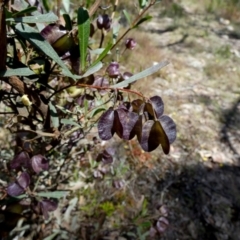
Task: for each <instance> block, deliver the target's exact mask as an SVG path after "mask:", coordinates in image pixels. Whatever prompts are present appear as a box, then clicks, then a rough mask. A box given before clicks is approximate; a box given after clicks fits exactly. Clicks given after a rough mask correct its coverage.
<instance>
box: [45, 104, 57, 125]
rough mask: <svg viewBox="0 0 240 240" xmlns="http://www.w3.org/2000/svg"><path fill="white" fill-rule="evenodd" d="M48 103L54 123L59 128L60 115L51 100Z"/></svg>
mask: <svg viewBox="0 0 240 240" xmlns="http://www.w3.org/2000/svg"><path fill="white" fill-rule="evenodd" d="M48 105H49V110H50V116H51V120H52V124H53V126H54V127H55V128H58V127H59V117H58V113H57V109H56V108H55V106H54V105H53V104H52V103H51V102H49V104H48Z"/></svg>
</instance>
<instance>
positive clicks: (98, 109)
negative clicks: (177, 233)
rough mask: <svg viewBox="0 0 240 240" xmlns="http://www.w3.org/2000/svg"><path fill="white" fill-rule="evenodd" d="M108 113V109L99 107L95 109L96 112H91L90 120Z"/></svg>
mask: <svg viewBox="0 0 240 240" xmlns="http://www.w3.org/2000/svg"><path fill="white" fill-rule="evenodd" d="M104 111H106V108H105V107H101V106H100V107H99V108H95V109H94V110H92V111H91V115H90V118H91V119H92V118H93V117H94V116H96V115H97V114H98V113H100V112H104Z"/></svg>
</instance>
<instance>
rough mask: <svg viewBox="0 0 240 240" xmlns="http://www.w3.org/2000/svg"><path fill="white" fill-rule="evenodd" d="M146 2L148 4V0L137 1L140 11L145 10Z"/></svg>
mask: <svg viewBox="0 0 240 240" xmlns="http://www.w3.org/2000/svg"><path fill="white" fill-rule="evenodd" d="M147 2H148V0H138V3H139V7H140V8H141V9H143V8H145V7H146V5H147Z"/></svg>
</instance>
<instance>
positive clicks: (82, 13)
mask: <svg viewBox="0 0 240 240" xmlns="http://www.w3.org/2000/svg"><path fill="white" fill-rule="evenodd" d="M89 36H90V19H89V15H88V11H87V10H86V9H85V8H82V7H80V8H79V9H78V40H79V50H80V69H81V71H82V72H83V71H84V70H85V68H86V58H87V48H88V40H89Z"/></svg>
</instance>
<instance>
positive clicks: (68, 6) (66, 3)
mask: <svg viewBox="0 0 240 240" xmlns="http://www.w3.org/2000/svg"><path fill="white" fill-rule="evenodd" d="M62 4H63V7H64V9H65V11H66V12H67V13H69V12H70V9H71V1H70V0H63V1H62Z"/></svg>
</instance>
